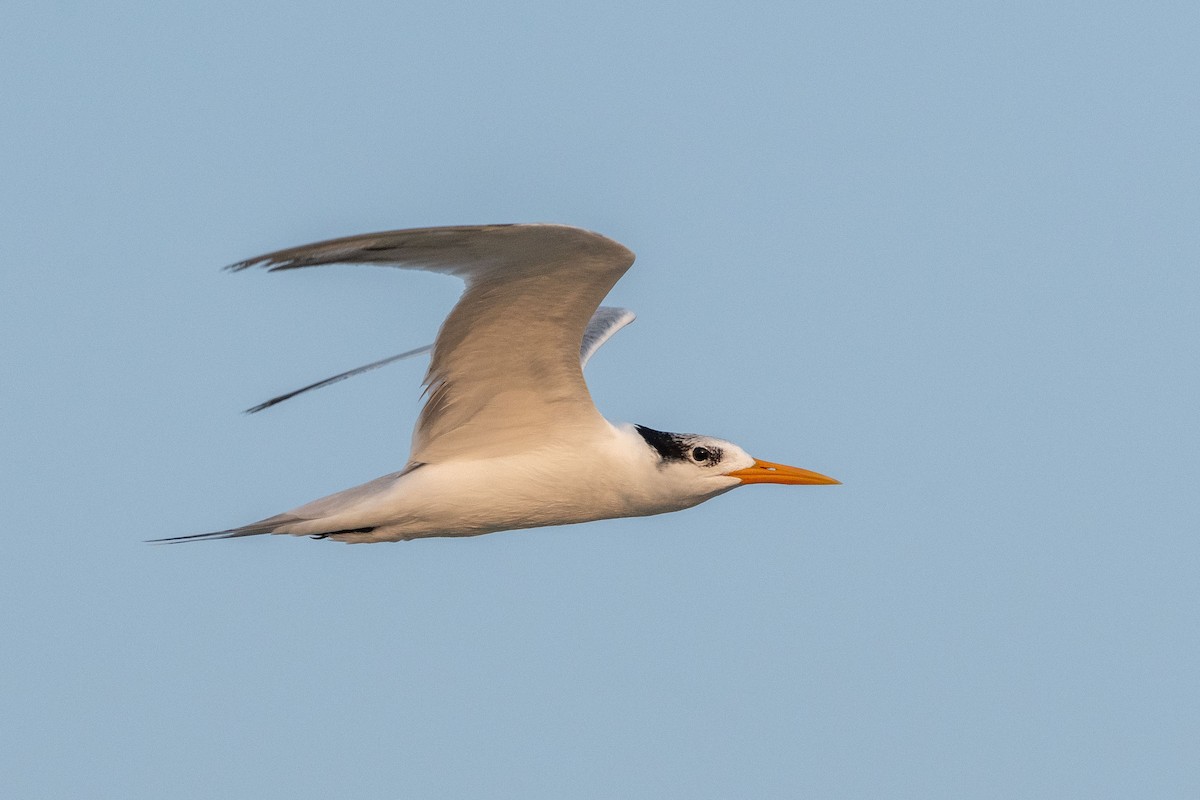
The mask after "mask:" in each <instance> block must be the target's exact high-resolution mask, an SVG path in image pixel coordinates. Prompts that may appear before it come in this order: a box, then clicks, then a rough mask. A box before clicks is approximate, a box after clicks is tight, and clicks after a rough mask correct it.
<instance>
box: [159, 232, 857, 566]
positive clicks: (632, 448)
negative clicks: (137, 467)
mask: <svg viewBox="0 0 1200 800" xmlns="http://www.w3.org/2000/svg"><path fill="white" fill-rule="evenodd" d="M633 260H634V255H633V253H632V252H631V251H630V250H628V249H627V248H626V247H624V246H623V245H621V244H619V243H618V242H615V241H613V240H612V239H609V238H607V237H604V236H601V235H600V234H597V233H592V232H591V231H586V230H582V229H580V228H574V227H569V226H566V225H552V224H520V225H478V226H457V227H440V228H414V229H409V230H399V231H389V232H384V233H369V234H363V235H359V236H349V237H346V238H341V239H332V240H329V241H323V242H317V243H315V244H307V245H302V246H300V247H292V248H288V249H285V250H279V251H276V252H273V253H268V254H266V255H261V256H257V257H255V258H250V259H247V260H245V261H241V262H239V263H237V264H233V265H231V266H230V267H228V268H227V269H230V270H233V271H240V270H244V269H249V268H251V267H264V268H266V269H267V270H270V271H276V270H289V269H299V268H301V267H315V266H321V265H326V264H375V265H384V266H392V267H402V268H407V269H421V270H429V271H433V272H440V273H446V274H449V275H455V276H457V277H459V278H461V279H463V280H464V281H465V283H466V288H465V291H464V292H463V295H462V297H461V298H460V299H459V301H458V303H457V304H456V305H455V306H454V308H453V310H452V311H451V312H450V315H449V316H448V317H447V318H446V320H445V322H444V323H443V324H442V327H441V330H440V331H439V332H438V335H437V338H436V339H435V341H434V344H433V345H432V348H431V360H430V365H429V369H428V372H427V374H426V376H425V382H424V385H425V393H426V399H425V404H424V406H423V407H422V409H421V412H420V416H419V418H418V420H417V424H416V428H415V429H414V431H413V435H412V451H411V454H410V455H409V458H408V462H407V464H406V465H405V466H404V468H403V469H401V470H400V471H398V472H393V473H391V474H389V475H384V476H383V477H381V478H376V479H375V480H373V481H370V482H368V483H364V484H362V485H361V486H356V487H353V488H351V489H346V490H345V491H342V492H338V493H336V494H331V495H329V496H327V497H323V498H321V499H319V500H314V501H312V502H310V503H306V504H305V505H302V506H299V507H298V508H294V509H292V510H291V511H285V512H284V513H282V514H277V515H275V516H273V517H268V518H266V519H263V520H260V521H258V522H253V523H250V524H249V525H243V526H241V527H239V528H231V529H229V530H222V531H214V532H212V533H201V534H195V535H191V536H177V537H172V538H168V539H157V540H155V541H157V542H184V541H197V540H206V539H232V538H236V537H241V536H256V535H258V534H267V533H271V534H291V535H293V536H309V537H313V538H317V539H333V540H336V541H341V542H350V543H365V542H394V541H402V540H409V539H417V538H425V537H433V536H476V535H479V534H484V533H493V532H496V531H504V530H514V529H519V528H535V527H541V526H545V525H565V524H571V523H578V522H590V521H593V520H600V519H608V518H613V517H636V516H649V515H652V514H663V513H666V512H669V511H679V510H682V509H685V508H690V507H692V506H695V505H698V504H700V503H703V502H704V501H705V500H709V499H711V498H713V497H716V496H717V495H719V494H724V493H725V492H728V491H730V490H731V489H735V488H737V487H739V486H743V485H746V484H756V483H777V484H787V485H798V484H836V483H839V481H836V480H834V479H833V478H829V477H826V476H824V475H821V474H819V473H816V472H812V471H809V470H806V469H800V468H798V467H789V466H786V465H784V464H776V463H773V462H770V461H761V460H759V459H756V458H753V457H752V456H750V455H749V454H748V453H747V452H746V451H745V450H743V449H742V448H741V447H738V446H737V445H736V444H733V443H732V442H727V441H725V440H723V439H717V438H714V437H711V436H700V435H697V434H690V433H666V432H663V431H658V430H654V429H652V428H648V427H645V426H642V425H628V424H613V423H610V422H609V421H608V420H606V419H605V418H604V417H603V416H601V414H600V412H599V411H598V410H597V409H596V406H595V404H594V403H593V402H592V398H591V395H590V394H589V393H588V388H587V384H586V383H585V382H584V378H583V366H584V365H585V364H586V363H587V361H588V359H589V358H591V356H592V355H593V354H594V353H595V352H596V350H597V349H599V348H600V346H601V345H603V344H604V343H605V342H606V341H607V340H608V339H609V337H611V336H612V335H613V334H614V333H615V332H617V331H618V330H620V329H621V328H622V327H624V326H625V325H627V324H629V322H631V321H632V320H633V318H634V315H633V313H632V312H631V311H628V310H626V309H621V308H612V307H607V306H600V302H601V301H602V300H603V299H604V297H605V295H607V294H608V292H609V290H610V289H611V288H612V287H613V285H614V284H615V283H616V282H617V281H618V280H619V279H620V277H621V276H622V275H624V274H625V271H626V270H628V269H629V267H630V266H631V265H632V264H633ZM424 349H426V348H421V349H420V350H418V351H412V352H420V351H423V350H424ZM410 354H411V353H410ZM403 355H409V354H401V356H403ZM395 358H399V356H397V357H393V359H384V360H383V362H375V363H374V364H368V365H367V366H366V367H362V368H359V369H358V370H351V371H350V372H349V373H343V374H342V375H340V376H335V378H333V379H330V381H332V380H336V379H338V378H341V377H345V376H347V375H350V374H355V373H357V372H360V371H363V370H365V369H369V368H372V367H374V366H378V365H380V364H382V363H386V362H387V361H389V360H394V359H395ZM330 381H322V382H321V383H320V384H314V386H317V385H324V384H325V383H328V382H330ZM307 388H312V387H306V389H307ZM300 391H304V390H300ZM297 393H298V392H293V393H289V394H288V395H283V396H282V397H281V398H275V400H273V401H268V403H264V404H263V405H262V406H260V407H257V408H261V407H265V406H267V405H270V404H272V403H274V402H277V401H278V400H280V399H286V398H287V397H290V396H292V395H294V394H297Z"/></svg>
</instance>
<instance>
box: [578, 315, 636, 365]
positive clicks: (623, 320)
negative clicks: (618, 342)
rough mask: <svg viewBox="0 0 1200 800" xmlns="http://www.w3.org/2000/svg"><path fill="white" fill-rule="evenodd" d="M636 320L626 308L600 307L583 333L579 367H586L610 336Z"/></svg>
mask: <svg viewBox="0 0 1200 800" xmlns="http://www.w3.org/2000/svg"><path fill="white" fill-rule="evenodd" d="M635 319H637V314H634V313H633V312H632V311H630V310H629V309H628V308H616V307H614V306H600V307H599V308H597V309H596V313H595V314H592V319H591V321H590V322H588V326H587V330H586V331H584V332H583V343H582V344H580V345H579V366H580V367H586V366H587V362H588V360H589V359H591V357H592V356H594V355H595V354H596V351H597V350H599V349H600V348H601V347H602V346H603V345H604V343H605V342H607V341H608V340H609V339H611V338H612V335H613V334H614V333H616V332H617V331H619V330H621V328H624V327H625V326H626V325H628V324H629V323H631V322H633V321H634V320H635Z"/></svg>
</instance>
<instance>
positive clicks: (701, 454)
mask: <svg viewBox="0 0 1200 800" xmlns="http://www.w3.org/2000/svg"><path fill="white" fill-rule="evenodd" d="M692 458H693V459H695V461H696V463H698V464H699V463H703V462H705V461H708V460H709V459H710V458H712V453H710V452H709V451H708V448H707V447H694V448H692Z"/></svg>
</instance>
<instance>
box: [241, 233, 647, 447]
mask: <svg viewBox="0 0 1200 800" xmlns="http://www.w3.org/2000/svg"><path fill="white" fill-rule="evenodd" d="M633 259H634V256H633V253H632V252H630V251H629V250H628V249H627V248H625V247H624V246H622V245H621V244H619V243H617V242H614V241H613V240H611V239H608V238H605V237H604V236H601V235H599V234H596V233H591V232H590V231H585V230H581V229H579V228H571V227H567V226H565V225H481V226H464V227H449V228H419V229H412V230H402V231H389V232H386V233H374V234H364V235H361V236H350V237H346V238H343V239H333V240H330V241H326V242H318V243H316V244H309V245H302V246H300V247H292V248H288V249H286V250H279V251H276V252H274V253H268V254H266V255H262V256H258V257H256V258H251V259H247V260H246V261H242V262H239V263H237V264H234V265H232V266H231V267H230V269H232V270H242V269H246V268H249V267H255V266H261V267H265V268H267V269H269V270H282V269H295V268H299V267H312V266H319V265H323V264H341V263H354V264H377V265H387V266H396V267H406V268H411V269H424V270H430V271H433V272H444V273H447V274H450V275H457V276H458V277H460V278H462V279H463V280H464V281H465V282H466V284H467V286H466V290H465V291H464V292H463V295H462V297H461V298H460V299H459V301H458V304H457V305H455V307H454V309H453V310H452V311H451V312H450V315H449V316H448V317H447V318H446V321H445V322H443V323H442V328H441V330H440V331H439V333H438V336H437V340H436V341H435V342H434V344H433V353H432V357H431V360H430V365H429V371H428V373H427V374H426V377H425V384H426V392H427V394H428V399H427V400H426V402H425V407H424V408H423V409H422V410H421V416H420V419H419V420H418V421H417V426H416V429H415V430H414V431H413V448H412V455H411V456H410V459H411V460H412V461H414V462H421V463H437V462H440V461H447V460H454V459H457V458H464V457H468V458H487V457H490V456H498V455H503V454H507V453H512V452H517V451H520V450H525V449H529V448H531V447H533V446H536V444H537V443H538V442H539V441H540V440H541V439H543V438H545V437H547V436H556V435H562V436H568V437H569V436H570V435H571V432H572V431H580V430H584V429H587V428H588V427H590V426H594V425H596V424H599V423H600V420H601V418H600V415H599V412H598V411H596V407H595V405H594V404H593V403H592V399H591V396H590V395H589V394H588V390H587V385H586V384H585V383H584V380H583V370H582V368H581V364H580V360H581V355H582V349H583V340H584V332H585V330H586V329H587V327H588V322H589V321H590V320H591V319H592V315H593V313H594V312H595V311H596V309H597V307H598V306H599V304H600V301H601V300H603V299H604V296H605V295H606V294H608V291H609V289H611V288H612V287H613V284H615V283H616V282H617V280H619V279H620V277H621V276H622V275H623V274H625V271H626V270H627V269H629V267H630V265H631V264H633ZM621 324H622V325H623V324H625V323H624V322H622V323H621ZM608 325H609V327H608V328H606V331H607V333H606V334H604V335H602V336H601V337H600V338H599V342H598V343H597V344H595V345H594V347H598V346H599V343H600V342H603V340H604V339H606V338H608V336H610V335H611V334H612V333H613V332H615V331H616V330H617V329H618V328H619V327H620V325H614V324H613V322H609V323H608ZM594 347H593V349H594ZM589 355H590V353H589ZM352 372H353V371H352Z"/></svg>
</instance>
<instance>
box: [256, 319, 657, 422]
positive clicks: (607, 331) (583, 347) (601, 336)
mask: <svg viewBox="0 0 1200 800" xmlns="http://www.w3.org/2000/svg"><path fill="white" fill-rule="evenodd" d="M635 319H637V315H636V314H634V313H633V312H632V311H630V310H629V309H628V308H614V307H613V306H600V307H599V308H598V309H596V313H595V314H593V315H592V319H591V321H590V322H588V326H587V330H585V331H584V332H583V342H582V343H581V344H580V345H579V366H581V367H586V366H587V362H588V359H590V358H591V357H592V356H593V355H594V354H595V353H596V351H597V350H599V349H600V347H601V345H603V344H604V343H605V342H607V341H608V340H609V339H611V338H612V335H613V334H614V333H616V332H617V331H619V330H621V328H624V327H625V326H626V325H628V324H629V323H631V322H633V321H634V320H635ZM432 349H433V345H431V344H427V345H425V346H424V347H417V348H414V349H412V350H405V351H404V352H403V353H397V354H396V355H394V356H388V357H387V358H381V359H379V360H378V361H372V362H371V363H370V364H363V365H362V366H361V367H355V368H354V369H348V370H346V371H345V372H339V373H338V374H337V375H334V376H332V377H329V378H325V379H324V380H320V381H317V382H316V383H310V384H309V385H307V386H302V387H301V388H299V389H293V390H292V391H290V392H287V393H285V394H281V395H277V396H275V397H272V398H271V399H270V400H267V401H264V402H262V403H259V404H258V405H256V406H252V407H250V408H247V409H246V413H247V414H257V413H258V412H259V411H265V410H266V409H268V408H271V407H272V406H277V405H279V404H280V403H282V402H283V401H284V400H291V399H292V398H293V397H296V396H298V395H302V394H304V393H305V392H308V391H312V390H313V389H322V388H324V387H326V386H330V385H332V384H335V383H337V382H339V381H344V380H346V378H353V377H354V376H355V375H361V374H363V373H364V372H370V371H371V370H373V369H379V368H380V367H386V366H387V365H388V364H392V363H395V362H397V361H402V360H403V359H406V358H412V357H413V356H419V355H421V354H423V353H428V352H429V351H430V350H432Z"/></svg>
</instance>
